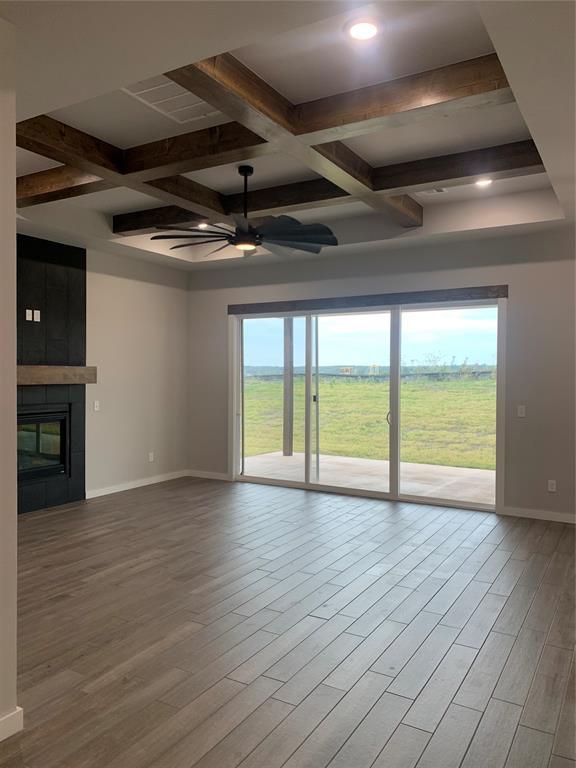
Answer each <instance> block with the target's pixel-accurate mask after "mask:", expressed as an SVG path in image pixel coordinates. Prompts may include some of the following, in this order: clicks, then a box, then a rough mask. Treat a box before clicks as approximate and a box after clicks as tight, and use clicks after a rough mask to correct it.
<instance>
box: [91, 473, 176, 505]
mask: <svg viewBox="0 0 576 768" xmlns="http://www.w3.org/2000/svg"><path fill="white" fill-rule="evenodd" d="M189 475H190V471H189V470H188V469H181V470H179V471H178V472H167V473H166V474H164V475H153V476H152V477H141V478H139V479H138V480H130V481H129V482H127V483H119V484H118V485H110V486H109V487H108V488H94V489H92V490H90V491H86V498H87V499H95V498H96V497H97V496H108V494H110V493H120V492H121V491H131V490H132V489H133V488H142V487H143V486H145V485H155V484H156V483H165V482H167V481H168V480H177V479H178V478H179V477H189Z"/></svg>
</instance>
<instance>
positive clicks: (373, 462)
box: [310, 312, 390, 492]
mask: <svg viewBox="0 0 576 768" xmlns="http://www.w3.org/2000/svg"><path fill="white" fill-rule="evenodd" d="M310 347H311V354H310V359H311V363H312V371H311V380H310V390H311V392H310V394H311V403H312V408H311V418H310V426H311V439H310V449H311V471H310V481H311V482H312V483H319V484H321V485H330V486H336V487H346V488H358V489H361V490H373V491H380V492H388V490H389V455H390V453H389V440H390V438H389V423H388V419H389V412H390V313H389V312H363V313H358V314H337V315H318V316H316V317H313V318H312V333H311V339H310Z"/></svg>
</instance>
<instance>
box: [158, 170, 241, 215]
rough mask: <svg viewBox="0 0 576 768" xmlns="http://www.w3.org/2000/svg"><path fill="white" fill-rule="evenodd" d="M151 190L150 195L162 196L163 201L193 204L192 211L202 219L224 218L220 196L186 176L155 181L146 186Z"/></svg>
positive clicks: (224, 213) (175, 203) (176, 203)
mask: <svg viewBox="0 0 576 768" xmlns="http://www.w3.org/2000/svg"><path fill="white" fill-rule="evenodd" d="M146 186H147V187H148V188H149V189H151V190H152V191H151V194H153V195H154V194H155V195H158V196H162V199H163V200H166V201H167V202H171V203H173V204H174V205H179V203H178V201H179V200H188V201H190V202H193V204H194V211H195V212H196V213H199V214H201V215H202V216H204V217H210V216H212V217H214V214H217V215H219V216H221V217H226V216H227V214H226V211H225V209H224V205H223V203H222V195H220V194H219V193H218V192H215V191H214V190H213V189H209V188H208V187H205V186H203V185H202V184H198V182H196V181H192V179H187V178H186V176H169V177H167V178H165V179H155V180H154V181H150V182H148V184H147V185H146Z"/></svg>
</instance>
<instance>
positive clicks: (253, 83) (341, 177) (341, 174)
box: [166, 53, 422, 226]
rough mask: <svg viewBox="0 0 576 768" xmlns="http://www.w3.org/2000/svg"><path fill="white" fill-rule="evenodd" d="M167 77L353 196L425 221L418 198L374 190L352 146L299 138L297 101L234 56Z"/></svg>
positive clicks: (404, 218) (410, 220) (404, 219)
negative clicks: (308, 142) (318, 143)
mask: <svg viewBox="0 0 576 768" xmlns="http://www.w3.org/2000/svg"><path fill="white" fill-rule="evenodd" d="M166 76H167V77H169V78H170V79H171V80H173V81H174V82H176V83H178V85H180V86H182V87H183V88H186V89H187V90H188V91H190V92H191V93H194V94H196V95H197V96H199V97H200V98H201V99H203V100H204V101H206V102H207V103H208V104H211V105H212V106H214V107H216V108H217V109H219V110H221V111H222V112H224V114H226V115H228V117H230V118H231V119H233V120H235V121H237V122H239V123H241V124H242V125H244V126H245V127H246V128H248V129H249V130H251V131H253V132H254V133H256V134H258V135H259V136H261V137H262V138H263V139H265V140H266V141H268V142H269V143H270V144H272V145H273V146H274V147H275V148H276V149H277V150H278V151H281V152H283V153H285V154H288V155H290V156H291V157H294V158H295V159H296V160H298V161H299V162H301V163H303V164H304V165H306V166H307V167H308V168H311V169H312V170H313V171H315V172H316V173H317V174H318V175H319V176H322V177H324V178H325V179H327V180H328V181H330V182H332V183H333V184H335V185H336V186H338V187H340V188H341V189H342V190H344V192H347V193H348V194H350V195H352V196H353V197H354V198H355V199H357V200H361V201H362V202H364V203H366V204H367V205H368V206H370V207H371V208H373V209H375V210H378V211H384V212H386V213H388V214H389V215H391V216H392V217H393V219H394V220H395V221H397V223H399V224H400V225H402V226H419V225H421V224H422V209H421V207H420V206H419V205H418V203H416V202H415V201H406V200H403V199H400V200H397V199H394V198H388V197H387V196H382V195H378V194H376V193H375V192H374V191H373V189H372V179H371V169H370V167H369V166H368V165H367V164H366V163H365V162H364V161H363V160H362V159H361V158H359V157H358V156H357V155H355V153H353V152H352V151H351V150H350V149H348V147H344V145H342V146H340V147H339V146H337V145H336V146H335V145H334V144H332V145H331V146H329V147H328V148H323V149H322V150H319V149H318V148H317V147H312V146H307V145H306V144H304V143H303V142H302V141H301V140H300V139H299V138H297V137H296V136H295V135H294V132H295V123H294V105H292V104H291V103H290V102H289V101H287V99H285V98H284V97H283V96H282V95H281V94H279V93H277V92H276V91H275V90H274V89H273V88H271V87H270V86H269V85H268V84H267V83H265V82H264V81H263V80H261V79H260V78H259V77H258V76H257V75H255V74H254V72H252V71H251V70H249V69H248V68H247V67H245V66H244V65H243V64H242V63H241V62H239V61H238V60H237V59H235V58H234V57H233V56H232V55H230V54H228V53H226V54H222V55H221V56H214V57H212V58H210V59H205V60H203V61H200V62H198V63H196V64H192V65H190V66H187V67H182V68H181V69H178V70H174V71H172V72H168V73H166Z"/></svg>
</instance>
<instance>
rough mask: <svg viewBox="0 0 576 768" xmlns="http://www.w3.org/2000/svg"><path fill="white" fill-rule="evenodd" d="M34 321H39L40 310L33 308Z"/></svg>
mask: <svg viewBox="0 0 576 768" xmlns="http://www.w3.org/2000/svg"><path fill="white" fill-rule="evenodd" d="M34 322H35V323H39V322H40V310H39V309H35V310H34Z"/></svg>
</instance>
